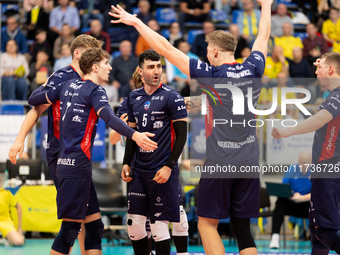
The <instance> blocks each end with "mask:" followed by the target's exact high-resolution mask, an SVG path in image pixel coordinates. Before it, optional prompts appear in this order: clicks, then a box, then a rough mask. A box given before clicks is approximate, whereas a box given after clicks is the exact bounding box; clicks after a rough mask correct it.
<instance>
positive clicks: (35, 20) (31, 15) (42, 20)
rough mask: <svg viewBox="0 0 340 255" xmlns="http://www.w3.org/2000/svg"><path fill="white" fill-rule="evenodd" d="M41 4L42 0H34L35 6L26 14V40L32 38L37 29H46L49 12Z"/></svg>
mask: <svg viewBox="0 0 340 255" xmlns="http://www.w3.org/2000/svg"><path fill="white" fill-rule="evenodd" d="M42 5H43V0H35V6H34V7H33V8H32V10H31V11H29V12H28V13H27V15H26V17H27V18H26V25H27V39H28V40H34V38H35V35H36V32H37V30H38V29H43V30H46V31H47V30H48V23H49V14H48V13H47V12H46V11H45V9H44V8H43V6H42Z"/></svg>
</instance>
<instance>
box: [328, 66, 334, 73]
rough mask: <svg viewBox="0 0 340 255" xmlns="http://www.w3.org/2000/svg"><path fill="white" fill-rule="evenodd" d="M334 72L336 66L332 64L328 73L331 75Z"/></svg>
mask: <svg viewBox="0 0 340 255" xmlns="http://www.w3.org/2000/svg"><path fill="white" fill-rule="evenodd" d="M333 72H334V66H332V65H330V66H329V67H328V73H329V74H330V75H331V74H332V73H333Z"/></svg>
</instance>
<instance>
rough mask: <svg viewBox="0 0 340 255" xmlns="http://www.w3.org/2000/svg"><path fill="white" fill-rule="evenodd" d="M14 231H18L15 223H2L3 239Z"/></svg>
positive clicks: (0, 225)
mask: <svg viewBox="0 0 340 255" xmlns="http://www.w3.org/2000/svg"><path fill="white" fill-rule="evenodd" d="M12 231H17V229H16V228H15V226H14V222H13V221H0V232H1V234H2V236H3V237H5V238H6V236H7V235H8V233H10V232H12Z"/></svg>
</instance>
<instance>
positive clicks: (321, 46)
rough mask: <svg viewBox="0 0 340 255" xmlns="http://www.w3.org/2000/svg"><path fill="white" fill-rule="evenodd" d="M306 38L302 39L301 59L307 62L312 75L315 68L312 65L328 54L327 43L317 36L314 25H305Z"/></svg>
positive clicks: (316, 29)
mask: <svg viewBox="0 0 340 255" xmlns="http://www.w3.org/2000/svg"><path fill="white" fill-rule="evenodd" d="M306 32H307V34H308V36H307V37H306V38H305V39H303V41H302V43H303V57H304V58H305V59H306V60H307V61H308V63H309V65H310V69H311V72H313V73H314V71H315V66H314V65H313V63H314V62H315V61H316V59H318V58H319V57H321V55H323V54H325V53H326V52H328V47H327V41H326V40H325V38H323V37H322V36H318V35H317V32H318V28H317V26H316V25H315V24H313V23H309V24H307V25H306Z"/></svg>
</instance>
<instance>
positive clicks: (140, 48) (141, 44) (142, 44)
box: [132, 19, 160, 73]
mask: <svg viewBox="0 0 340 255" xmlns="http://www.w3.org/2000/svg"><path fill="white" fill-rule="evenodd" d="M147 25H148V27H149V28H151V29H152V30H153V31H156V32H157V33H159V32H160V27H159V25H158V22H157V20H155V19H151V20H149V21H148V23H147ZM149 49H151V48H150V45H149V44H148V43H147V41H146V40H145V39H144V37H143V36H139V37H138V39H137V42H136V50H135V54H136V56H139V55H140V54H141V53H142V52H144V51H146V50H149ZM132 73H133V72H132Z"/></svg>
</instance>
